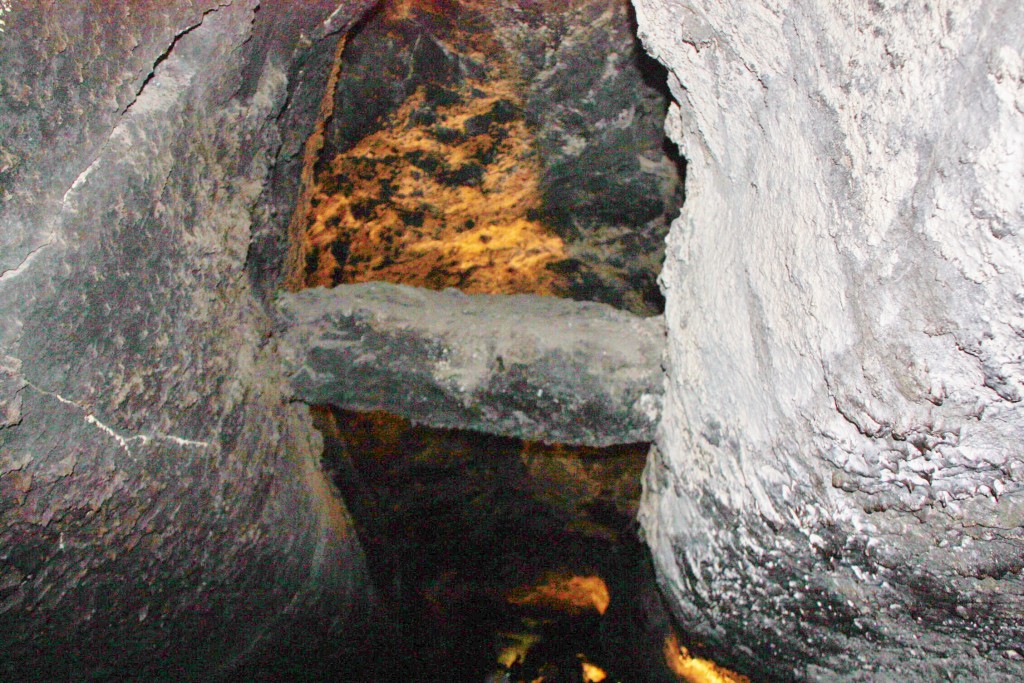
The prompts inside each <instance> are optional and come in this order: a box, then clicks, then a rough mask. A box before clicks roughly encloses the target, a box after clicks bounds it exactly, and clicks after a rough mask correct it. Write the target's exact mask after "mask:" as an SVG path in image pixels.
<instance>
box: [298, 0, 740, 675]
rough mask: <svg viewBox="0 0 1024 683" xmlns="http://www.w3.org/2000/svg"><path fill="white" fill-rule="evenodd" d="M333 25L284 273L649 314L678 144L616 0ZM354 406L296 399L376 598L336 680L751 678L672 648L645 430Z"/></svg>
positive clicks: (677, 200)
mask: <svg viewBox="0 0 1024 683" xmlns="http://www.w3.org/2000/svg"><path fill="white" fill-rule="evenodd" d="M345 41H346V42H345V45H344V49H343V51H342V52H341V58H340V64H339V65H338V77H337V80H336V82H334V83H333V84H332V88H333V93H330V94H329V96H331V97H333V101H332V103H331V104H332V106H331V113H330V116H329V117H328V118H327V119H326V121H325V126H324V129H323V139H322V143H321V144H320V146H319V150H318V154H317V156H316V160H315V166H314V170H313V173H311V174H310V178H311V181H310V182H309V187H308V188H307V192H306V193H305V197H306V200H307V201H306V203H305V204H300V208H299V211H300V212H303V213H304V216H303V220H302V221H301V228H302V229H301V230H300V231H299V232H298V241H299V246H298V249H299V250H300V251H301V257H300V258H298V259H296V263H297V267H296V274H295V275H293V277H292V279H291V282H292V287H293V288H294V289H296V290H301V289H305V288H312V287H325V288H333V287H338V286H344V285H346V284H352V283H363V282H390V283H396V284H401V285H407V286H413V287H420V288H428V289H432V290H445V289H450V288H451V289H457V290H460V291H462V292H466V293H469V294H483V295H501V294H505V295H514V294H529V295H543V296H556V297H562V298H567V299H573V300H579V301H592V302H598V303H601V304H607V305H610V306H613V307H616V308H619V309H622V310H625V311H628V312H630V313H632V314H633V315H636V316H639V317H643V318H649V317H652V316H658V315H660V314H661V313H662V312H663V307H664V300H663V298H662V296H661V293H660V291H659V287H658V283H657V278H658V273H659V269H660V266H661V261H662V259H663V257H664V239H665V236H666V234H667V232H668V228H669V224H670V223H671V221H672V219H673V218H674V217H675V215H676V214H677V213H678V210H679V207H680V206H681V205H682V202H683V178H684V173H685V162H684V161H683V159H682V158H681V157H679V155H678V152H677V151H676V150H675V149H674V146H673V145H671V143H669V142H668V140H667V139H666V137H665V135H664V133H663V131H662V121H663V120H664V116H665V111H666V109H667V106H668V101H669V96H668V92H667V87H666V85H665V80H666V76H665V72H664V70H663V68H662V67H661V66H660V65H658V64H657V62H655V61H654V60H653V59H652V58H650V57H649V56H647V55H646V53H645V52H644V50H643V48H642V46H641V45H640V44H639V41H638V40H637V38H636V29H635V17H634V16H633V13H632V7H631V6H630V4H629V3H628V2H625V1H624V0H596V1H587V2H575V3H565V4H564V5H551V4H550V3H549V4H545V3H531V2H519V3H499V4H498V5H495V4H494V3H481V2H474V1H472V0H460V1H458V2H443V3H430V2H409V1H407V0H386V1H385V2H381V3H378V4H377V5H376V6H375V8H374V9H373V10H372V11H371V12H370V13H369V14H368V15H367V16H366V17H364V18H363V19H362V20H361V22H360V23H359V24H358V25H357V26H356V27H355V29H354V30H353V31H351V32H350V33H349V34H348V36H347V37H346V39H345ZM513 324H514V323H513ZM498 360H499V362H500V361H501V359H500V357H499V359H498ZM361 407H362V408H364V409H363V410H359V411H355V410H346V409H345V407H344V406H341V407H339V406H337V405H329V404H322V405H315V406H313V407H312V413H313V415H314V418H315V424H316V426H317V428H318V429H319V430H320V432H321V433H322V434H323V436H324V443H325V449H324V456H323V466H324V468H325V469H326V470H327V471H328V472H329V473H330V476H331V479H332V481H333V482H334V483H335V484H336V486H337V487H338V489H339V490H340V491H341V494H342V498H343V499H344V500H345V503H346V506H347V507H348V509H349V511H350V512H351V513H352V515H353V518H354V521H355V524H356V527H357V530H358V533H359V538H360V541H361V543H362V545H363V548H364V550H365V551H366V553H367V557H368V562H369V567H370V572H371V576H372V577H373V580H374V585H375V587H376V589H377V590H378V592H379V593H380V596H381V599H382V603H383V605H384V609H382V612H381V614H382V615H385V616H382V617H381V624H380V632H379V633H377V634H376V640H375V641H374V645H373V647H374V648H376V649H377V652H378V654H376V655H375V656H370V657H366V658H364V659H361V660H360V661H359V662H358V663H351V662H350V663H349V664H348V665H347V666H348V669H347V670H346V671H345V672H344V674H343V675H342V678H343V679H345V680H382V679H383V677H387V676H397V677H399V678H401V679H403V680H440V679H442V678H443V679H446V680H467V681H469V680H510V681H548V682H551V681H600V680H621V681H641V680H650V681H656V680H658V681H660V680H664V681H670V680H671V681H676V680H688V681H690V680H692V681H697V680H700V681H703V680H741V679H740V678H739V677H737V676H736V675H734V674H731V673H730V672H728V671H725V670H724V669H721V668H718V667H716V666H715V665H714V664H712V663H711V662H710V661H708V660H702V659H697V658H682V657H679V656H678V653H679V652H680V649H679V647H678V645H676V646H673V645H671V644H670V645H668V646H666V643H676V641H677V639H679V638H680V637H681V636H680V635H679V634H678V633H677V632H676V630H675V629H673V626H672V624H671V617H670V616H669V613H668V610H667V609H666V608H665V606H664V605H663V604H662V603H661V598H660V597H659V593H658V588H657V586H656V584H655V582H654V577H653V571H652V569H651V567H650V559H649V557H648V556H647V555H646V553H645V550H644V546H643V543H642V541H641V539H640V538H639V536H638V528H637V526H636V522H635V519H636V515H637V505H638V503H639V497H640V488H639V487H640V479H641V472H642V469H643V467H644V464H645V460H646V457H647V452H648V450H649V447H650V444H649V443H645V442H640V443H619V444H615V445H610V446H605V447H594V446H587V445H574V444H561V443H545V440H544V439H532V440H523V439H518V438H514V437H510V436H504V435H500V434H486V433H482V432H476V431H468V430H460V429H445V428H437V427H435V426H431V425H430V424H429V423H428V424H421V423H417V422H415V421H411V420H409V419H407V418H404V417H401V416H398V415H395V414H392V413H388V412H384V411H381V410H365V406H361ZM666 647H668V650H669V652H670V653H672V654H675V655H676V657H675V658H673V656H672V654H670V655H667V656H666V654H665V652H666ZM682 652H685V650H682ZM488 676H490V678H488ZM729 676H732V678H729Z"/></svg>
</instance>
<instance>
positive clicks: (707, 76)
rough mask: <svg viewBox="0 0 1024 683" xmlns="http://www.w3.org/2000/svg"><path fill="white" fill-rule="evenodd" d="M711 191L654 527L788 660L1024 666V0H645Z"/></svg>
mask: <svg viewBox="0 0 1024 683" xmlns="http://www.w3.org/2000/svg"><path fill="white" fill-rule="evenodd" d="M636 6H637V16H638V21H639V27H640V29H639V33H640V37H641V39H642V40H643V41H644V43H645V45H646V46H647V48H648V49H649V50H650V52H651V53H652V54H653V55H654V56H655V57H657V58H658V59H660V60H661V61H662V62H663V63H664V64H665V65H666V66H667V67H668V68H669V71H670V74H671V75H670V85H671V89H672V92H673V94H674V97H675V99H676V100H677V103H678V104H677V105H674V106H672V107H671V111H670V115H669V119H668V123H667V129H668V131H669V133H670V135H671V136H672V138H673V139H674V140H676V141H677V142H678V143H679V144H680V146H681V149H682V151H683V154H684V156H686V158H687V160H688V162H689V165H688V177H687V203H686V207H685V210H684V214H683V216H682V217H681V218H680V219H679V220H678V221H676V223H675V224H674V225H673V227H672V231H671V234H670V238H669V246H668V255H667V259H666V268H665V271H664V273H663V275H662V280H663V286H664V288H665V290H666V297H667V313H666V318H667V326H668V335H669V351H668V354H669V360H668V363H669V366H668V375H669V379H668V386H667V396H666V407H665V412H664V420H663V424H662V428H661V431H660V437H659V439H658V443H659V446H660V454H659V455H657V456H656V457H655V458H654V459H653V460H652V462H651V463H650V464H649V466H648V471H647V475H646V482H645V485H646V493H645V499H644V501H643V503H642V512H641V516H642V520H643V526H644V529H645V532H646V535H647V539H648V541H649V543H650V545H651V547H652V549H653V552H654V555H655V561H656V564H657V568H658V571H659V572H660V574H661V576H662V580H663V583H664V587H665V588H666V590H667V591H668V592H669V593H670V595H671V598H672V600H673V602H674V604H675V608H676V614H677V616H678V617H679V619H680V620H681V622H682V624H683V625H684V626H685V627H686V628H688V629H691V630H692V631H693V632H694V633H696V634H697V636H698V637H699V638H700V639H703V640H704V641H705V642H707V643H708V644H713V645H718V646H720V647H722V648H723V649H724V650H725V651H726V652H729V653H731V657H732V663H733V664H735V665H737V666H738V667H739V668H745V669H747V670H749V671H751V672H757V673H758V678H759V679H777V680H802V679H809V680H820V681H853V680H858V681H859V680H865V681H866V680H871V681H878V680H900V681H908V682H909V681H921V682H924V681H938V680H958V681H970V680H985V681H1018V680H1021V679H1022V678H1024V649H1022V643H1024V620H1022V619H1021V615H1022V614H1024V582H1022V575H1021V571H1022V567H1024V490H1022V488H1024V451H1022V446H1021V444H1022V443H1024V407H1022V406H1024V404H1022V403H1021V398H1022V395H1024V366H1022V359H1024V254H1022V249H1021V246H1022V242H1021V240H1022V234H1021V232H1022V230H1024V204H1022V197H1024V174H1022V165H1024V143H1022V140H1024V60H1022V55H1024V33H1022V32H1021V31H1020V26H1022V25H1024V5H1022V4H1021V3H1020V2H1018V1H1016V0H1007V1H1002V2H990V3H984V4H979V3H970V2H956V1H944V2H938V3H930V4H923V3H895V2H887V1H878V2H864V3H847V4H837V3H823V2H814V1H811V0H792V1H790V2H784V3H778V2H768V1H767V0H764V1H759V2H750V1H748V0H742V1H741V0H719V1H712V0H707V1H699V0H693V1H687V0H636Z"/></svg>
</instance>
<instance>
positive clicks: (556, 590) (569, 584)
mask: <svg viewBox="0 0 1024 683" xmlns="http://www.w3.org/2000/svg"><path fill="white" fill-rule="evenodd" d="M508 601H509V602H510V603H512V604H513V605H529V606H533V607H546V608H549V609H556V610H560V611H564V612H570V613H573V612H582V611H586V610H595V611H596V612H597V613H598V614H604V613H605V610H607V609H608V604H609V603H610V602H611V596H610V594H609V593H608V586H607V585H605V582H604V580H603V579H601V577H599V576H567V575H564V574H556V573H551V574H548V575H547V576H545V577H544V580H543V581H542V582H540V583H538V584H537V585H534V586H524V587H521V588H517V589H516V590H514V591H512V592H511V593H510V594H509V596H508Z"/></svg>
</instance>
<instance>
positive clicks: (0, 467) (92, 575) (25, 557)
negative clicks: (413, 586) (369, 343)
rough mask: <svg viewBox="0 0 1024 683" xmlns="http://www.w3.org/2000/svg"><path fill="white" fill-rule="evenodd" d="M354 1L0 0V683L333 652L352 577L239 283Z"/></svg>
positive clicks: (269, 220) (306, 423)
mask: <svg viewBox="0 0 1024 683" xmlns="http://www.w3.org/2000/svg"><path fill="white" fill-rule="evenodd" d="M260 4H262V6H261V7H259V10H258V11H257V6H258V5H260ZM366 4H367V3H365V2H350V3H346V4H342V5H340V6H339V5H338V4H337V3H328V2H312V3H302V11H301V12H297V11H295V8H294V7H291V6H290V5H289V4H287V3H283V2H269V3H268V2H263V3H257V2H255V1H249V0H236V1H235V2H229V3H222V2H167V3H156V4H152V3H149V4H146V3H104V2H68V3H61V4H60V6H59V7H55V6H52V5H51V4H46V3H39V2H34V1H33V0H18V1H17V2H14V3H10V6H11V7H12V9H11V12H9V13H7V14H5V16H4V21H5V22H6V26H5V30H4V32H3V33H0V131H2V132H0V195H2V200H0V679H3V680H11V681H14V680H26V681H27V680H54V681H56V680H153V681H155V680H214V679H216V678H218V676H219V674H222V673H224V672H226V671H230V670H232V668H233V667H234V665H236V664H245V663H246V662H252V661H256V662H259V661H260V660H264V659H265V658H266V657H268V656H270V657H272V656H274V655H282V654H283V655H285V658H286V659H287V656H288V654H289V653H290V654H292V655H295V654H296V653H300V655H301V656H299V657H293V660H297V661H301V662H302V666H303V667H304V668H305V667H315V666H316V664H317V661H318V660H317V659H316V656H322V657H323V658H324V659H325V660H328V659H329V658H330V657H332V656H334V655H336V654H337V653H338V651H339V649H343V648H344V647H347V646H352V645H354V644H356V640H355V639H354V637H353V636H352V635H351V634H352V633H354V632H355V633H357V632H359V631H360V630H361V629H355V628H353V627H352V626H351V624H350V619H351V614H352V610H353V609H355V608H356V607H359V606H362V605H365V602H366V600H367V597H366V596H367V595H368V590H367V586H366V581H365V579H364V575H365V572H364V568H363V560H362V554H361V551H360V550H359V547H358V544H357V543H356V541H355V537H354V534H353V532H352V531H351V527H350V524H349V521H348V516H347V513H346V512H345V510H344V508H343V507H342V506H341V505H340V504H339V503H338V500H337V498H336V496H335V495H334V494H332V493H331V492H330V490H329V486H328V484H327V482H326V481H325V479H324V477H323V475H322V473H321V472H320V471H319V468H318V456H319V450H320V439H319V436H318V435H317V434H316V433H315V432H314V431H313V429H312V427H311V425H310V420H309V417H308V415H307V414H306V413H307V411H306V409H305V408H304V407H300V406H298V405H296V404H288V403H287V402H286V401H285V400H284V399H283V398H282V387H283V386H284V383H283V379H282V375H281V372H280V371H279V369H278V362H277V360H276V358H275V353H274V346H273V344H272V343H269V344H268V332H269V329H270V324H269V320H268V318H267V317H266V315H265V314H264V312H263V309H262V307H261V305H260V304H259V302H258V300H257V298H256V297H255V296H254V294H253V289H252V287H251V285H250V279H252V280H255V281H260V282H262V283H267V282H268V280H269V283H270V284H269V285H266V286H268V287H271V286H273V274H272V273H271V274H270V275H267V274H265V273H262V272H259V271H258V270H253V269H247V267H246V265H247V255H248V256H249V257H251V258H252V259H256V256H260V257H262V258H264V259H265V260H266V261H268V262H272V261H276V262H280V261H281V260H282V259H281V254H280V253H277V255H276V257H275V256H274V254H273V252H274V250H275V249H277V250H278V252H279V251H280V246H279V244H278V243H275V241H274V240H272V239H267V240H264V243H263V245H262V246H261V251H259V254H256V253H248V249H249V246H250V239H251V238H252V237H253V233H254V231H255V232H257V233H258V234H257V237H260V236H261V235H263V236H265V235H269V234H271V233H274V232H276V233H277V234H283V230H282V229H281V226H280V220H279V219H275V218H274V217H273V215H272V213H273V212H272V208H273V207H272V205H271V199H272V200H273V201H274V202H282V203H284V204H287V203H288V202H291V203H294V201H295V200H294V192H293V193H292V196H291V197H290V199H289V198H288V197H287V196H286V195H287V192H285V190H286V189H287V187H286V186H287V182H288V181H287V180H281V178H283V177H284V176H281V175H276V174H285V175H287V174H286V171H287V165H288V163H287V161H288V159H289V158H290V156H289V155H292V156H294V154H295V150H298V149H300V148H301V145H302V143H303V141H304V140H305V138H306V136H307V135H308V133H309V131H310V130H311V127H312V122H313V120H314V118H315V117H314V116H311V115H310V114H309V112H313V113H314V114H315V112H316V111H317V110H318V108H319V106H320V99H321V97H322V93H323V90H324V82H325V80H326V74H327V73H328V72H329V70H330V69H329V67H330V61H331V59H332V55H333V51H334V48H333V45H334V43H335V42H336V38H337V36H336V35H335V36H333V37H331V36H329V35H327V34H328V33H330V32H332V31H337V30H340V29H344V28H345V27H346V25H347V24H349V23H351V21H352V20H353V19H354V18H355V17H356V16H357V14H358V13H359V12H361V11H362V10H363V9H364V8H365V6H366ZM6 6H8V5H5V7H6ZM335 10H337V11H335ZM332 13H333V16H332V19H331V22H330V23H327V24H325V23H322V22H324V20H325V19H326V18H327V17H328V16H330V15H332ZM300 32H302V33H304V34H305V35H306V36H307V39H306V40H305V41H304V42H300V40H299V34H300ZM296 48H298V49H299V52H298V53H293V50H295V49H296ZM300 57H301V58H302V61H301V62H300V61H296V60H297V58H300ZM300 63H301V64H302V65H303V67H304V68H305V69H307V71H306V72H304V73H303V72H300V70H299V67H298V66H296V64H300ZM299 83H301V86H299V85H297V84H299ZM272 168H273V170H272ZM297 181H298V173H297V172H295V173H294V181H291V182H292V185H293V187H294V183H296V182H297ZM271 189H273V192H272V191H271ZM274 192H276V193H277V194H274ZM285 218H286V216H285ZM275 220H276V221H277V224H274V221H275ZM260 231H263V232H260ZM264 233H265V235H264ZM275 244H278V246H275ZM256 260H257V261H258V259H256ZM282 634H290V635H288V636H287V637H282ZM269 661H270V660H265V661H264V664H269ZM263 673H264V674H265V675H267V676H271V677H272V675H273V671H272V669H267V670H264V671H263ZM242 678H243V679H246V678H247V676H245V675H242ZM287 679H288V676H287V675H283V677H282V678H281V679H280V680H287ZM248 680H254V679H253V678H251V677H248Z"/></svg>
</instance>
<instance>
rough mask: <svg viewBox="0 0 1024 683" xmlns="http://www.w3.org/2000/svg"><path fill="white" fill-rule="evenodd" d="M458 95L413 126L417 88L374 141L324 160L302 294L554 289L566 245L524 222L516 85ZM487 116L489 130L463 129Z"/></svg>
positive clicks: (527, 162) (488, 83)
mask: <svg viewBox="0 0 1024 683" xmlns="http://www.w3.org/2000/svg"><path fill="white" fill-rule="evenodd" d="M458 95H459V97H458V98H457V101H455V102H454V103H452V104H450V105H446V106H440V107H437V108H436V110H435V113H436V116H437V118H436V120H435V121H434V123H431V124H426V123H423V122H418V120H417V119H416V112H417V111H419V110H420V108H421V107H422V106H423V105H424V100H425V91H424V88H422V87H421V88H420V89H418V90H417V91H416V92H415V93H414V94H413V95H412V96H410V97H409V99H408V100H407V101H406V102H405V103H404V104H403V105H402V106H401V107H400V108H399V109H398V111H397V112H396V113H395V114H394V115H393V116H392V117H391V118H390V119H389V120H388V122H387V123H386V124H385V126H384V127H383V128H382V129H381V130H379V131H377V132H376V133H373V134H371V135H368V136H367V137H365V138H363V140H362V141H360V142H359V143H358V144H357V145H356V146H355V147H353V148H352V149H351V150H349V151H347V152H345V153H343V154H339V155H338V156H337V157H335V158H334V160H333V161H332V163H331V165H330V170H329V172H327V173H325V174H324V175H322V176H321V177H320V178H319V179H318V181H319V191H318V193H317V194H316V195H315V196H314V199H313V206H312V208H311V211H310V215H309V217H308V227H307V229H306V233H305V236H304V251H305V254H306V261H307V268H308V272H307V278H306V285H307V286H317V285H319V286H331V285H333V284H337V283H342V282H366V281H371V280H384V281H388V282H397V283H401V284H407V285H413V286H419V287H427V288H430V289H443V288H445V287H457V288H459V289H462V290H463V291H466V292H475V293H488V294H522V293H532V294H551V293H554V292H555V291H556V290H557V289H558V287H559V285H560V279H559V278H560V276H559V275H557V274H556V273H555V272H554V271H552V270H550V269H549V268H548V265H550V264H552V263H554V262H556V261H559V260H562V259H564V258H565V248H564V243H563V241H562V240H561V238H559V237H558V236H557V235H554V234H552V233H551V232H550V231H549V230H548V229H547V228H546V227H545V226H543V225H541V224H540V223H538V222H537V221H535V220H533V219H532V218H531V217H530V216H531V210H534V209H536V208H537V207H538V206H539V205H540V192H539V181H540V166H539V162H538V161H537V158H536V155H535V154H534V152H533V145H534V141H533V135H532V133H531V132H530V130H529V129H528V127H527V126H526V123H525V121H524V120H523V119H522V116H521V115H520V114H519V113H517V112H518V111H519V107H520V104H519V100H520V94H519V93H518V92H517V90H516V86H515V84H514V82H513V81H512V80H511V79H507V78H493V79H488V80H481V81H467V82H466V83H465V84H464V85H463V86H462V87H461V88H460V89H459V93H458ZM495 111H498V112H500V115H499V116H498V120H497V121H496V122H495V123H492V124H491V125H490V127H489V128H482V129H481V130H480V131H475V130H473V131H469V130H468V129H467V122H469V121H471V120H491V119H493V118H494V116H495V114H494V112H495ZM488 117H491V118H488ZM336 186H337V187H336ZM336 245H337V246H336Z"/></svg>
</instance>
